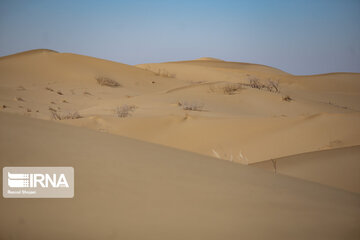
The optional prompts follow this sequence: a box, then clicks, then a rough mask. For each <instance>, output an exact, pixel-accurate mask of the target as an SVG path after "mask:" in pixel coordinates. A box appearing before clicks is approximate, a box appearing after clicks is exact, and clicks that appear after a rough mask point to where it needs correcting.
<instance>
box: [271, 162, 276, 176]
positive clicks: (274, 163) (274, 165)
mask: <svg viewBox="0 0 360 240" xmlns="http://www.w3.org/2000/svg"><path fill="white" fill-rule="evenodd" d="M271 162H272V164H273V168H274V173H275V174H276V170H277V164H276V159H271Z"/></svg>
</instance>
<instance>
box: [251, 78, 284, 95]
mask: <svg viewBox="0 0 360 240" xmlns="http://www.w3.org/2000/svg"><path fill="white" fill-rule="evenodd" d="M248 86H250V87H251V88H256V89H259V90H266V91H269V92H274V93H279V92H280V90H279V82H274V81H272V80H268V81H267V82H266V83H263V82H261V81H260V80H259V79H257V78H251V79H250V80H249V84H248Z"/></svg>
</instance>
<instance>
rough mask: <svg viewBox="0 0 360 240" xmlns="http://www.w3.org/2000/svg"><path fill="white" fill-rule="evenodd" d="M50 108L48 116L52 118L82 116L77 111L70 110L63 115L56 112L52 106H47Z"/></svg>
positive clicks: (61, 118) (63, 118) (62, 118)
mask: <svg viewBox="0 0 360 240" xmlns="http://www.w3.org/2000/svg"><path fill="white" fill-rule="evenodd" d="M49 110H50V117H51V119H52V120H67V119H78V118H82V116H81V115H80V114H79V113H78V112H72V113H71V112H70V113H67V114H64V115H61V114H59V113H58V112H56V110H55V109H53V108H51V109H50V108H49Z"/></svg>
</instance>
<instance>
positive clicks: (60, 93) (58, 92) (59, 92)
mask: <svg viewBox="0 0 360 240" xmlns="http://www.w3.org/2000/svg"><path fill="white" fill-rule="evenodd" d="M56 93H57V94H59V95H64V94H63V93H62V92H61V91H57V92H56Z"/></svg>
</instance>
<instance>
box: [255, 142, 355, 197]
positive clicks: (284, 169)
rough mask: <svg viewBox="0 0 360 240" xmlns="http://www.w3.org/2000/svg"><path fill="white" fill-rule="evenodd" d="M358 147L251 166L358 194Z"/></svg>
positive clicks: (285, 158)
mask: <svg viewBox="0 0 360 240" xmlns="http://www.w3.org/2000/svg"><path fill="white" fill-rule="evenodd" d="M359 156H360V146H354V147H347V148H338V149H331V150H323V151H317V152H311V153H303V154H299V155H294V156H288V157H284V158H279V159H273V160H269V161H264V162H260V163H255V164H254V165H252V166H255V167H259V168H264V169H267V170H271V171H273V172H275V169H276V173H278V174H284V175H288V176H292V177H296V178H301V179H306V180H310V181H313V182H317V183H321V184H325V185H328V186H333V187H337V188H340V189H344V190H347V191H352V192H357V193H360V165H359V161H360V158H359Z"/></svg>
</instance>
